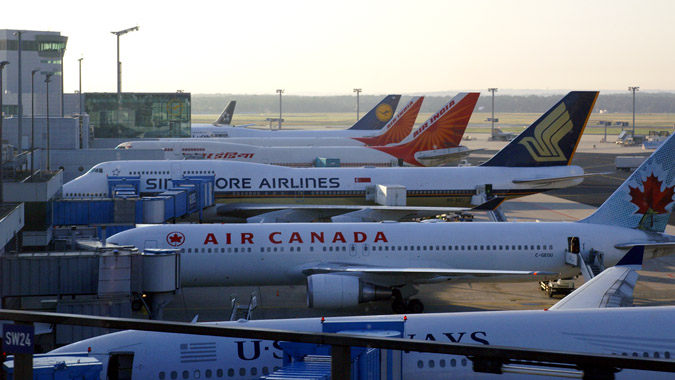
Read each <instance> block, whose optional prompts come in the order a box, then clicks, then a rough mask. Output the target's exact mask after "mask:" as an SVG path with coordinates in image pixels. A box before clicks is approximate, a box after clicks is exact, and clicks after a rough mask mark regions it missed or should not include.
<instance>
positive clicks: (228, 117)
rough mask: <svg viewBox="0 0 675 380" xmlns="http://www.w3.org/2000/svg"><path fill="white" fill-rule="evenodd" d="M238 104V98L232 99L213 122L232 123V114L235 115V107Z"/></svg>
mask: <svg viewBox="0 0 675 380" xmlns="http://www.w3.org/2000/svg"><path fill="white" fill-rule="evenodd" d="M236 105H237V101H236V100H230V102H229V103H227V105H226V106H225V109H224V110H223V113H221V114H220V116H219V117H218V119H217V120H216V121H215V122H214V123H213V125H230V124H232V115H234V107H235V106H236Z"/></svg>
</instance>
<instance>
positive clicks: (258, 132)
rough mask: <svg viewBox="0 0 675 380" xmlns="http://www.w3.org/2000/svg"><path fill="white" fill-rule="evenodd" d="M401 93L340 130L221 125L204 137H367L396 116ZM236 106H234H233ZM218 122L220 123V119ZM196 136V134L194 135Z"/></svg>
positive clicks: (385, 99) (391, 96) (388, 98)
mask: <svg viewBox="0 0 675 380" xmlns="http://www.w3.org/2000/svg"><path fill="white" fill-rule="evenodd" d="M400 99H401V95H387V96H386V97H385V98H384V99H382V101H380V102H379V103H378V104H377V105H376V106H375V107H373V109H371V110H370V111H369V112H368V113H367V114H365V115H364V116H363V117H362V118H361V119H359V121H357V122H356V124H354V125H352V126H351V127H349V128H347V129H340V130H290V129H283V130H282V129H272V130H264V129H253V128H246V127H248V125H247V126H232V125H219V126H216V127H214V128H212V130H213V131H214V132H217V133H216V134H214V135H212V136H202V137H256V138H261V137H265V138H267V137H287V138H295V137H366V136H373V135H374V134H375V133H377V132H378V131H379V130H381V129H382V128H383V127H384V126H385V125H386V124H387V123H388V122H389V120H391V118H392V117H394V114H395V112H396V107H397V106H398V102H399V100H400ZM233 108H234V107H233ZM219 120H220V119H219ZM216 124H220V123H219V122H218V120H217V121H216ZM193 137H195V136H193Z"/></svg>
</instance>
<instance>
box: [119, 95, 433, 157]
mask: <svg viewBox="0 0 675 380" xmlns="http://www.w3.org/2000/svg"><path fill="white" fill-rule="evenodd" d="M423 100H424V97H414V98H412V99H411V100H410V101H409V102H408V103H407V104H406V105H405V106H404V107H403V108H402V109H401V111H400V112H399V113H398V114H397V115H396V116H395V117H393V118H392V119H391V120H389V122H388V123H387V124H386V125H385V126H384V127H382V129H380V130H377V131H372V132H374V134H373V135H372V136H365V137H324V136H321V135H320V136H314V137H276V136H269V137H224V138H223V136H218V135H217V134H218V133H221V131H215V132H213V133H212V134H210V135H208V136H202V137H211V138H212V139H211V140H209V141H218V142H222V143H233V144H245V145H256V146H312V147H318V146H384V145H387V144H393V143H398V142H400V141H401V140H403V139H404V138H405V137H406V136H408V135H409V134H410V133H411V132H412V129H413V126H414V125H415V119H417V114H418V113H419V111H420V108H421V107H422V102H423ZM209 128H212V129H213V128H215V129H218V128H220V127H213V126H210V127H209ZM220 129H222V128H220ZM209 133H210V132H209ZM225 133H226V132H225ZM282 136H283V135H282ZM192 137H193V138H194V137H196V136H195V128H194V126H193V129H192ZM167 143H171V144H167ZM181 144H183V145H181ZM199 145H201V144H200V143H195V140H193V139H184V138H161V139H156V140H150V139H144V140H137V141H127V142H123V143H121V144H119V145H118V146H117V147H116V148H115V149H164V150H169V149H170V151H171V152H172V154H170V155H169V156H170V157H173V156H174V155H175V154H173V153H176V154H178V153H177V152H181V148H180V147H181V146H184V147H185V148H184V149H185V150H184V152H183V155H181V156H180V157H178V158H182V156H187V157H191V158H194V156H195V151H194V148H195V147H198V146H199ZM187 147H190V149H187ZM202 154H204V153H202Z"/></svg>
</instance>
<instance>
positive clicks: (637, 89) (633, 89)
mask: <svg viewBox="0 0 675 380" xmlns="http://www.w3.org/2000/svg"><path fill="white" fill-rule="evenodd" d="M628 91H633V141H635V92H636V91H640V87H628Z"/></svg>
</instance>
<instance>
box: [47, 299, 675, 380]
mask: <svg viewBox="0 0 675 380" xmlns="http://www.w3.org/2000/svg"><path fill="white" fill-rule="evenodd" d="M674 317H675V307H672V306H666V307H636V308H612V309H586V310H583V309H582V310H566V311H563V310H559V311H540V310H529V311H495V312H463V313H443V314H414V315H408V316H407V320H406V321H405V322H404V321H403V316H401V315H398V316H361V317H336V318H326V319H325V321H322V320H321V319H320V318H310V319H285V320H259V321H242V322H217V323H216V324H218V325H222V326H236V327H251V328H268V329H280V330H291V331H305V332H336V331H337V332H339V331H345V332H347V331H350V330H352V331H354V330H365V329H369V330H378V329H379V330H387V331H392V330H393V331H398V332H400V333H401V337H403V338H406V339H420V340H435V341H439V342H457V343H473V344H478V345H499V346H513V347H522V348H532V349H541V350H554V351H566V352H580V353H594V354H611V355H625V356H637V357H645V358H659V359H670V360H673V357H675V329H672V328H669V326H671V325H672V321H673V318H674ZM280 347H281V346H280V345H279V343H278V342H274V341H265V340H251V339H243V338H225V337H210V336H196V335H187V334H163V333H156V332H145V331H123V332H118V333H113V334H109V335H104V336H101V337H96V338H92V339H87V340H84V341H81V342H78V343H74V344H71V345H68V346H65V347H62V348H59V349H57V350H55V351H53V353H67V352H87V351H88V349H91V353H90V355H92V356H94V357H96V358H97V359H99V360H100V361H101V362H102V363H103V371H102V374H103V375H102V378H105V376H106V373H107V367H108V361H109V359H110V357H111V355H114V354H115V353H126V354H129V353H132V354H133V368H132V370H131V376H132V379H134V380H138V379H150V378H154V379H156V378H159V379H162V378H163V379H171V378H182V376H183V375H184V374H185V373H186V374H187V375H188V377H189V378H192V379H197V378H201V379H204V378H207V379H208V378H232V379H256V378H259V377H260V376H262V375H264V374H267V373H270V372H272V371H273V370H275V369H276V368H278V367H281V366H282V359H281V358H282V350H281V348H280ZM400 363H401V364H400V366H401V371H402V379H404V380H414V379H420V378H423V379H426V380H432V379H448V378H453V379H457V378H461V379H464V378H471V379H476V378H496V379H503V378H512V379H520V378H523V375H522V374H503V375H489V374H482V373H475V372H473V370H472V362H471V361H470V360H469V359H467V358H466V357H464V356H454V355H441V354H427V353H419V352H403V353H402V355H401V361H400ZM616 375H617V378H618V379H633V378H650V379H652V378H664V379H667V378H672V374H664V373H659V372H637V371H627V370H624V371H621V372H619V373H617V374H616ZM537 378H539V377H537Z"/></svg>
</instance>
